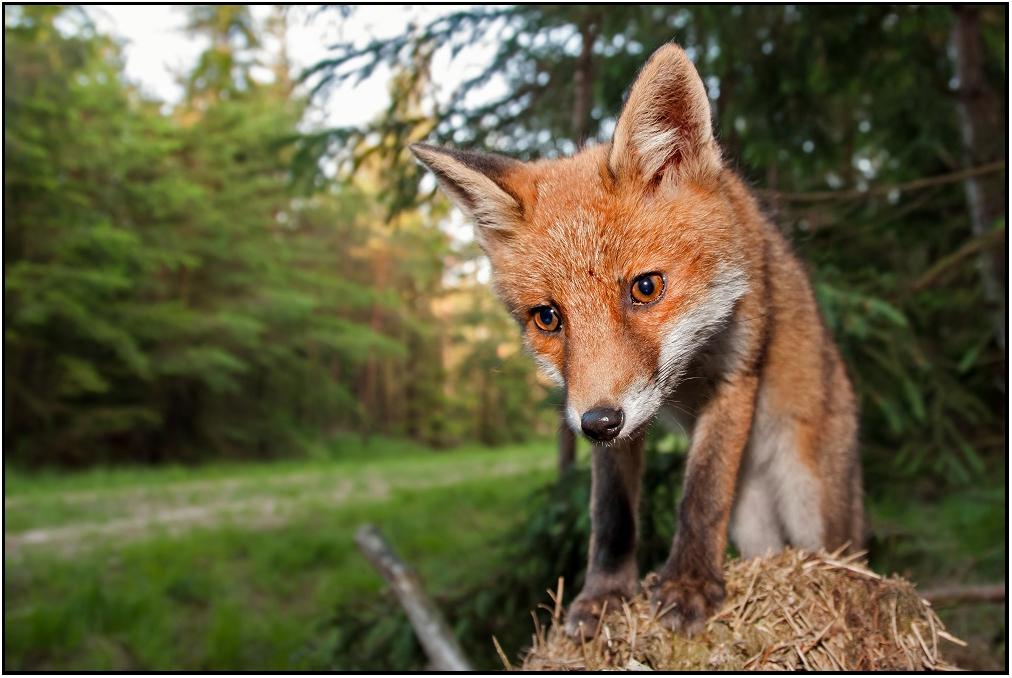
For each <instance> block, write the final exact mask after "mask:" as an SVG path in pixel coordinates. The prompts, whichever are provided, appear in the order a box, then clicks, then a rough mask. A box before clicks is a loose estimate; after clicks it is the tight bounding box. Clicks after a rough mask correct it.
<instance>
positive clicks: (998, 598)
mask: <svg viewBox="0 0 1012 678" xmlns="http://www.w3.org/2000/svg"><path fill="white" fill-rule="evenodd" d="M921 598H924V599H926V600H927V601H928V602H929V603H931V604H932V605H934V606H935V607H938V606H940V605H955V604H958V603H1000V602H1003V601H1004V600H1005V585H1004V584H983V585H979V586H952V587H948V588H940V589H933V590H930V591H924V592H922V593H921Z"/></svg>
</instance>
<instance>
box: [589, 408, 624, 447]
mask: <svg viewBox="0 0 1012 678" xmlns="http://www.w3.org/2000/svg"><path fill="white" fill-rule="evenodd" d="M624 421H625V415H624V414H622V410H613V409H611V408H610V407H599V408H597V409H596V410H591V411H590V412H587V413H586V414H584V415H583V417H582V418H581V419H580V426H581V427H582V428H583V432H584V433H586V434H587V437H588V438H593V439H594V440H599V441H601V442H605V441H608V440H612V439H613V438H615V436H617V435H618V434H619V431H621V430H622V422H624Z"/></svg>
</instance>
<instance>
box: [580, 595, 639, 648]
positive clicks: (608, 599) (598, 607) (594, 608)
mask: <svg viewBox="0 0 1012 678" xmlns="http://www.w3.org/2000/svg"><path fill="white" fill-rule="evenodd" d="M624 598H625V596H623V595H622V594H621V593H617V592H612V593H606V594H603V595H599V596H594V597H589V596H588V597H587V598H582V597H579V596H578V597H577V598H576V600H574V601H573V604H572V605H570V606H569V610H568V611H567V612H566V626H565V630H566V635H568V636H569V637H570V638H580V637H581V636H582V637H583V638H584V639H585V640H589V639H590V638H593V637H594V634H595V633H596V632H597V627H598V625H599V624H600V621H601V617H602V616H604V615H606V614H608V613H609V612H613V611H615V610H621V609H622V600H623V599H624Z"/></svg>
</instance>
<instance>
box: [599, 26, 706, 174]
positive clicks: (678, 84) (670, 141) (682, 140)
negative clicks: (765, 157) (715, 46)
mask: <svg viewBox="0 0 1012 678" xmlns="http://www.w3.org/2000/svg"><path fill="white" fill-rule="evenodd" d="M608 165H609V167H610V168H611V171H612V172H613V173H614V175H615V176H616V177H629V178H636V179H639V180H640V181H642V182H644V183H646V184H648V185H653V184H655V183H657V182H659V181H660V180H661V179H663V178H664V177H665V176H671V177H672V178H674V179H675V180H677V179H678V178H681V177H685V178H690V179H692V180H694V181H697V182H705V181H706V180H707V179H709V178H712V177H713V176H715V175H716V173H717V172H719V171H720V167H721V159H720V149H719V148H718V147H717V142H716V141H715V140H714V138H713V129H712V126H711V123H710V100H709V99H708V98H707V96H706V89H705V88H704V87H703V81H702V80H701V79H700V77H699V73H697V72H696V67H695V66H694V65H693V64H692V61H691V60H690V59H689V57H688V56H686V54H685V52H684V51H683V50H682V48H681V47H679V46H677V45H674V44H667V45H665V46H663V47H661V48H660V49H658V50H657V51H656V52H654V54H653V56H651V57H650V60H649V61H647V63H646V65H645V66H643V69H642V70H641V71H640V74H639V76H638V77H637V78H636V82H634V83H633V86H632V88H631V89H630V91H629V97H628V99H627V100H626V103H625V107H624V108H623V109H622V114H621V115H620V116H619V119H618V124H617V125H616V126H615V134H614V136H613V138H612V146H611V152H610V154H609V156H608Z"/></svg>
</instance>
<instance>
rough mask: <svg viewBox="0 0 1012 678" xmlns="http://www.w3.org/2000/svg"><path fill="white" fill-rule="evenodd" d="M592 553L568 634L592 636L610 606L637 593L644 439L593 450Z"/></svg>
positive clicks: (619, 606)
mask: <svg viewBox="0 0 1012 678" xmlns="http://www.w3.org/2000/svg"><path fill="white" fill-rule="evenodd" d="M590 470H591V498H590V524H591V537H590V558H589V562H588V564H587V580H586V582H585V583H584V585H583V590H582V591H581V592H580V595H578V596H577V597H576V599H575V600H574V601H573V603H572V605H570V606H569V610H568V612H567V614H566V633H568V634H569V635H570V636H573V637H578V636H580V635H583V636H584V637H586V638H589V637H591V636H593V635H594V632H595V630H596V629H597V624H598V621H599V620H600V618H601V615H602V614H603V613H604V612H605V610H606V609H607V610H609V611H612V610H621V609H622V599H623V598H624V599H626V600H628V599H630V598H632V597H633V595H634V594H635V593H636V583H637V578H636V574H637V573H636V514H637V509H638V507H639V498H640V483H641V480H642V475H643V438H642V436H636V437H635V438H633V439H632V440H628V441H621V442H618V443H615V444H613V445H611V446H609V447H603V446H601V445H594V447H593V450H592V451H591V469H590Z"/></svg>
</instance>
